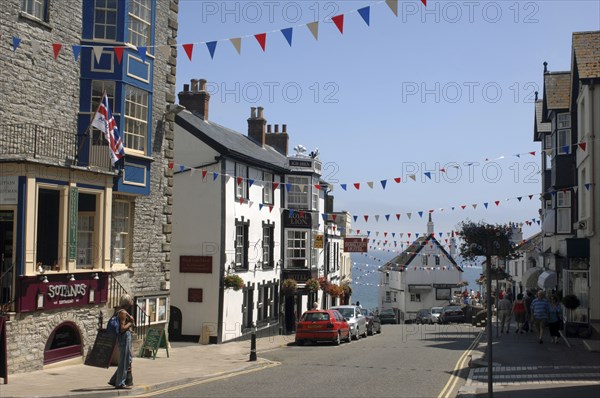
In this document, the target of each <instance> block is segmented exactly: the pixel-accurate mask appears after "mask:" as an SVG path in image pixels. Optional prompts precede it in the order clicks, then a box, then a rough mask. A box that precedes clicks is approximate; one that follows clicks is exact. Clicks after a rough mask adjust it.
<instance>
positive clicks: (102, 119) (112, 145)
mask: <svg viewBox="0 0 600 398" xmlns="http://www.w3.org/2000/svg"><path fill="white" fill-rule="evenodd" d="M92 126H94V127H96V128H97V129H98V130H100V131H102V134H103V135H104V139H105V140H106V142H108V153H109V155H110V161H111V163H112V165H113V166H114V165H115V163H116V162H117V161H118V160H119V159H121V158H122V157H123V156H125V147H124V145H123V139H122V138H121V135H120V134H119V128H118V127H117V122H115V119H114V118H113V116H112V112H111V111H110V106H109V105H108V96H107V95H106V92H104V94H103V95H102V101H100V105H98V110H96V114H95V115H94V119H93V120H92Z"/></svg>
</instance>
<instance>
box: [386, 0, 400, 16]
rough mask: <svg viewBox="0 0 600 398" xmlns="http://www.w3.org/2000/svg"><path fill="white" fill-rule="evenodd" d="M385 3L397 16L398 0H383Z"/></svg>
mask: <svg viewBox="0 0 600 398" xmlns="http://www.w3.org/2000/svg"><path fill="white" fill-rule="evenodd" d="M385 4H387V5H388V7H390V10H392V12H393V13H394V15H395V16H398V0H385Z"/></svg>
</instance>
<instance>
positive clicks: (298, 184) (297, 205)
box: [286, 175, 312, 210]
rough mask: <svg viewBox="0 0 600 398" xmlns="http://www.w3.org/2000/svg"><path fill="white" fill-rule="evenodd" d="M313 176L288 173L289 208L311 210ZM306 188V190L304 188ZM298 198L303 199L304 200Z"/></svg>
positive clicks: (287, 196)
mask: <svg viewBox="0 0 600 398" xmlns="http://www.w3.org/2000/svg"><path fill="white" fill-rule="evenodd" d="M311 181H312V180H311V177H310V176H303V175H288V176H286V183H288V184H290V185H291V186H290V190H289V191H288V192H287V194H286V202H287V207H288V208H289V209H298V210H310V209H309V204H310V195H311V192H310V186H311V184H310V183H311ZM305 189H306V192H304V190H305ZM298 199H303V200H302V201H300V200H298Z"/></svg>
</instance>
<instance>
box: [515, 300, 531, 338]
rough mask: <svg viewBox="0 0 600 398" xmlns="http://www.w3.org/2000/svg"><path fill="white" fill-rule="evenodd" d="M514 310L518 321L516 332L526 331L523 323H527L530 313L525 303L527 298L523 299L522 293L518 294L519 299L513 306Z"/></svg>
mask: <svg viewBox="0 0 600 398" xmlns="http://www.w3.org/2000/svg"><path fill="white" fill-rule="evenodd" d="M512 312H513V314H515V322H516V323H517V330H516V331H515V333H525V331H523V325H525V321H527V318H528V317H529V313H528V312H527V306H526V305H525V300H523V294H522V293H519V294H517V299H516V300H515V302H514V303H513V306H512Z"/></svg>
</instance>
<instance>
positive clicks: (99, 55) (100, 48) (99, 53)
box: [92, 46, 104, 63]
mask: <svg viewBox="0 0 600 398" xmlns="http://www.w3.org/2000/svg"><path fill="white" fill-rule="evenodd" d="M92 48H93V49H94V57H95V58H96V63H99V62H100V58H102V51H104V47H103V46H93V47H92Z"/></svg>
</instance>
